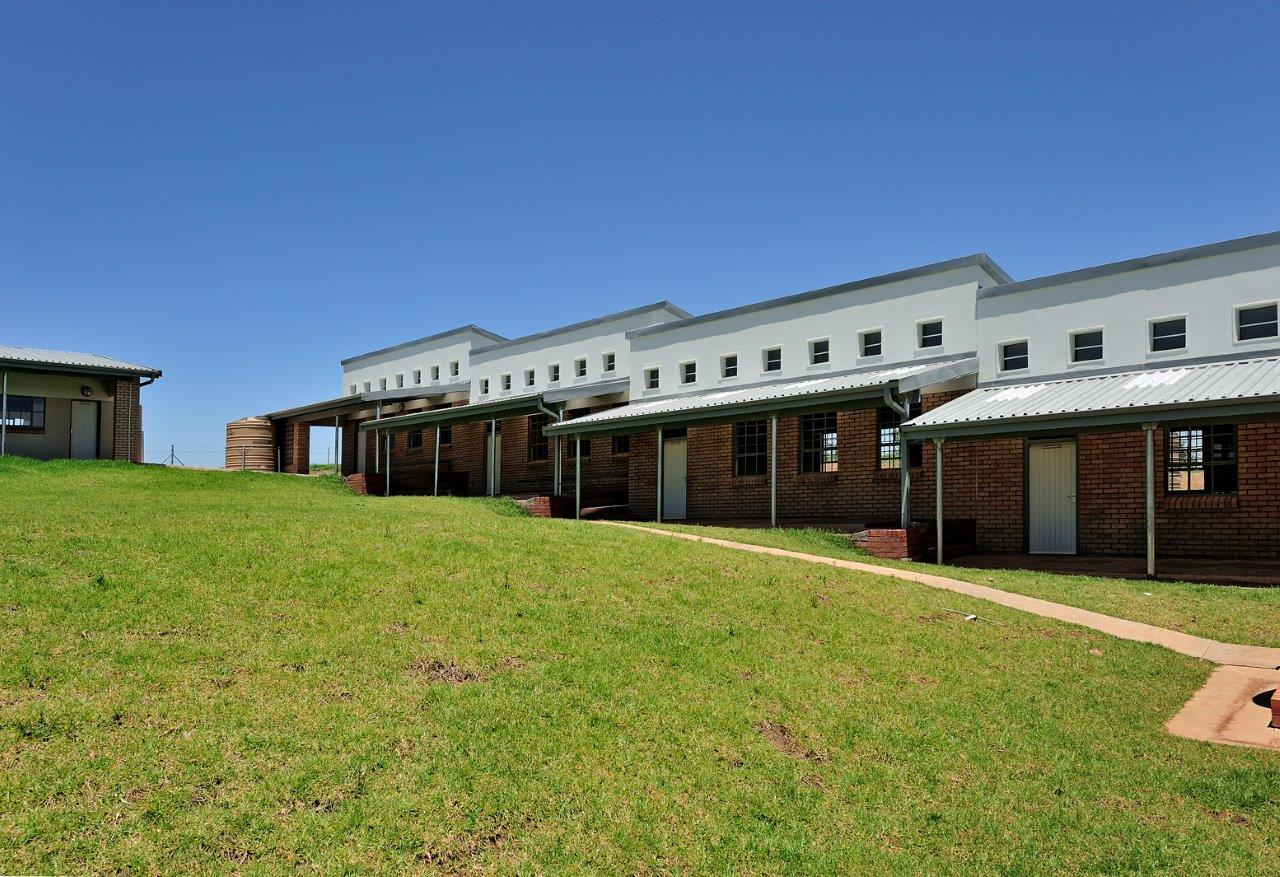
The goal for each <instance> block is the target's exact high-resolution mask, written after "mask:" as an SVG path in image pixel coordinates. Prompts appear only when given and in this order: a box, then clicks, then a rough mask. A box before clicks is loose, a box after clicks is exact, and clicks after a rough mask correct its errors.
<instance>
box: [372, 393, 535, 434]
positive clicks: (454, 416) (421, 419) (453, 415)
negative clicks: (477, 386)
mask: <svg viewBox="0 0 1280 877" xmlns="http://www.w3.org/2000/svg"><path fill="white" fill-rule="evenodd" d="M545 407H546V406H545V405H544V404H543V401H542V395H541V394H540V393H530V394H528V395H523V396H510V397H508V398H505V399H494V400H492V401H489V402H476V403H473V404H470V405H455V406H454V407H452V408H436V409H434V410H431V411H420V412H416V413H413V414H400V415H397V416H395V417H382V418H378V419H376V420H366V421H365V422H364V423H361V424H360V429H362V430H370V429H381V430H391V431H396V430H403V429H423V428H424V427H428V426H446V425H449V424H454V423H473V422H475V421H478V420H500V419H502V418H504V417H519V416H520V415H522V414H537V413H539V412H540V411H542V410H543V409H544V408H545Z"/></svg>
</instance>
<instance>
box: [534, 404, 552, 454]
mask: <svg viewBox="0 0 1280 877" xmlns="http://www.w3.org/2000/svg"><path fill="white" fill-rule="evenodd" d="M548 422H549V418H548V417H547V415H545V414H533V415H531V416H530V417H529V459H530V460H545V459H547V458H548V457H550V456H551V454H550V452H549V450H548V447H549V444H548V441H547V434H546V433H544V432H543V430H544V429H546V428H547V423H548Z"/></svg>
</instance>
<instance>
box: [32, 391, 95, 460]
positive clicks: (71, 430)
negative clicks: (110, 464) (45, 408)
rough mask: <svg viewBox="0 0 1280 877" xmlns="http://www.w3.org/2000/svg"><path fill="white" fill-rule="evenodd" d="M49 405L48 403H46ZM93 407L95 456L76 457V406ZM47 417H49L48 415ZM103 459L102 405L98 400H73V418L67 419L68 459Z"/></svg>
mask: <svg viewBox="0 0 1280 877" xmlns="http://www.w3.org/2000/svg"><path fill="white" fill-rule="evenodd" d="M45 404H46V405H47V404H48V403H47V402H46V403H45ZM77 405H92V406H93V456H92V457H76V456H74V454H75V447H74V442H75V432H76V406H77ZM46 416H47V415H46ZM101 458H102V403H101V402H100V401H98V400H97V399H72V400H71V416H70V417H68V418H67V459H69V460H80V459H84V460H98V459H101Z"/></svg>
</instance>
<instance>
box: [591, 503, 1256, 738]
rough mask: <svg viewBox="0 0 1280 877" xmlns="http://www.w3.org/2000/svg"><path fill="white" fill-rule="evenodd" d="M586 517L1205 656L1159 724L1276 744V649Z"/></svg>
mask: <svg viewBox="0 0 1280 877" xmlns="http://www.w3.org/2000/svg"><path fill="white" fill-rule="evenodd" d="M590 523H593V524H599V525H602V526H607V527H621V528H623V529H627V530H639V531H641V532H643V533H651V534H653V535H655V536H667V537H670V538H672V539H684V540H687V541H689V542H705V543H707V544H709V545H719V546H720V547H722V548H732V549H735V550H737V551H750V552H752V553H753V554H771V555H774V556H775V557H789V558H792V559H794V560H804V561H808V562H809V563H821V564H825V565H827V566H834V567H839V568H840V569H850V570H856V571H858V572H868V573H873V574H875V575H880V576H889V577H890V578H895V579H903V580H905V581H908V582H917V583H919V584H922V585H928V586H929V587H931V588H941V589H943V590H946V591H954V592H955V593H957V594H964V595H965V596H967V597H975V598H977V599H979V600H987V601H989V602H991V603H998V604H999V605H1001V606H1007V607H1008V608H1010V609H1018V610H1021V611H1023V612H1030V613H1032V614H1034V615H1039V616H1041V617H1043V618H1052V619H1055V620H1057V621H1065V622H1067V623H1068V624H1078V625H1081V626H1082V627H1088V628H1092V629H1093V630H1097V631H1100V632H1102V633H1106V634H1110V635H1111V636H1114V637H1118V638H1119V639H1127V640H1133V641H1135V642H1142V643H1152V644H1153V645H1157V646H1163V647H1164V648H1166V649H1171V650H1173V651H1175V652H1178V653H1179V654H1182V655H1188V656H1190V657H1192V658H1199V659H1201V660H1204V661H1210V662H1212V663H1214V664H1218V665H1220V666H1219V667H1218V668H1217V669H1216V670H1215V671H1214V672H1213V673H1212V674H1211V675H1210V676H1209V679H1208V681H1207V682H1205V684H1204V687H1203V688H1201V689H1200V691H1198V692H1196V694H1195V695H1194V696H1193V697H1192V698H1191V700H1189V701H1188V702H1187V704H1186V706H1184V707H1183V708H1182V711H1181V712H1179V713H1178V715H1176V716H1175V717H1174V718H1173V719H1171V720H1170V721H1169V722H1168V723H1166V725H1165V728H1166V729H1167V730H1168V731H1169V732H1170V733H1172V734H1177V735H1178V736H1180V737H1189V738H1191V739H1193V740H1205V741H1209V742H1213V743H1229V744H1232V745H1236V746H1258V747H1262V748H1266V749H1276V750H1280V730H1276V729H1273V728H1271V727H1269V722H1270V720H1271V710H1270V709H1269V708H1268V707H1267V706H1266V705H1265V704H1264V703H1261V702H1259V697H1260V694H1259V692H1261V691H1263V690H1264V689H1265V688H1267V687H1268V686H1270V687H1271V688H1272V689H1275V688H1280V649H1276V648H1267V647H1265V646H1245V645H1239V644H1236V643H1220V642H1218V641H1217V640H1211V639H1205V638H1204V637H1200V636H1191V635H1190V634H1186V633H1180V632H1178V631H1176V630H1169V629H1167V628H1164V627H1156V626H1155V625H1152V624H1143V623H1141V622H1139V621H1129V620H1128V619H1125V618H1116V617H1115V616H1114V615H1103V614H1102V613H1101V612H1090V611H1089V610H1087V609H1077V608H1076V607H1075V606H1064V605H1063V604H1061V603H1053V602H1050V601H1049V600H1040V599H1037V598H1036V597H1026V596H1023V595H1022V594H1012V593H1010V592H1008V591H1001V590H998V589H997V588H988V587H986V586H985V585H976V584H974V583H973V582H965V581H961V580H960V579H952V578H947V577H946V576H935V575H932V574H931V573H923V572H915V571H914V570H908V569H898V568H897V567H892V566H878V565H876V564H873V563H861V562H859V561H856V560H842V559H840V558H836V557H824V556H822V555H820V554H805V553H804V552H800V551H788V550H786V549H785V548H770V547H767V546H764V545H750V544H748V543H745V542H732V541H730V540H728V539H716V538H714V537H712V536H698V535H695V534H693V533H679V532H676V531H673V530H660V529H657V528H654V527H645V526H642V525H640V524H627V523H623V522H621V521H591V522H590Z"/></svg>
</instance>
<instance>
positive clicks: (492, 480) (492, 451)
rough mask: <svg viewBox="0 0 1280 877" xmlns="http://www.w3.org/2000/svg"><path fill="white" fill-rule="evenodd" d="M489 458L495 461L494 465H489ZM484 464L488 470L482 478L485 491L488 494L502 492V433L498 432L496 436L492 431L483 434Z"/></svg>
mask: <svg viewBox="0 0 1280 877" xmlns="http://www.w3.org/2000/svg"><path fill="white" fill-rule="evenodd" d="M495 442H496V444H495ZM490 460H494V461H496V465H493V466H490V465H489V461H490ZM484 465H485V468H486V469H487V470H488V475H487V477H486V478H485V480H484V489H485V493H488V494H489V495H490V496H497V495H498V494H500V493H502V433H498V434H497V435H496V436H495V435H494V434H493V433H487V434H486V435H485V437H484Z"/></svg>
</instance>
